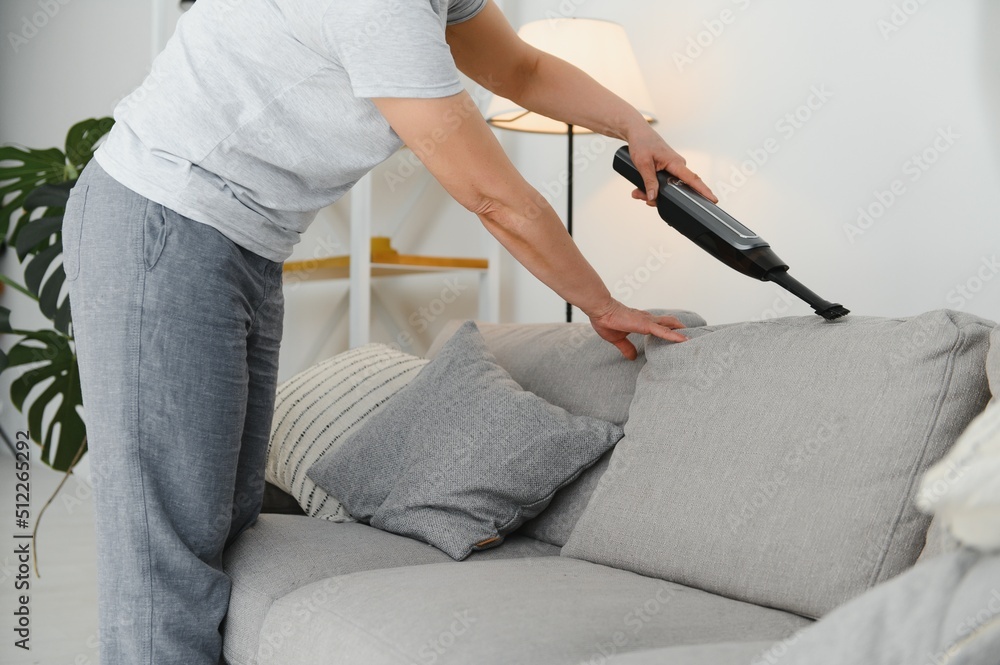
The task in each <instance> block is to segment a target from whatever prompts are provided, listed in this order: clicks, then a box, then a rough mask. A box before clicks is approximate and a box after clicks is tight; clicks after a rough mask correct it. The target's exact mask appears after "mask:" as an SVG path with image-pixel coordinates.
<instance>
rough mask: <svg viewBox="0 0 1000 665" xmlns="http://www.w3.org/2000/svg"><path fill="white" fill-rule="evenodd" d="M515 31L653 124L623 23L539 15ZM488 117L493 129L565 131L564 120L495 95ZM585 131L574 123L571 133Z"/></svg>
mask: <svg viewBox="0 0 1000 665" xmlns="http://www.w3.org/2000/svg"><path fill="white" fill-rule="evenodd" d="M517 34H518V36H520V37H521V39H523V40H524V41H525V42H527V43H529V44H531V45H532V46H534V47H535V48H538V49H540V50H542V51H545V52H547V53H551V54H552V55H554V56H556V57H558V58H562V59H563V60H565V61H567V62H569V63H570V64H573V65H576V66H577V67H579V68H580V69H582V70H583V71H584V72H586V73H587V74H589V75H590V76H591V77H592V78H594V79H595V80H596V81H597V82H598V83H600V84H601V85H603V86H604V87H605V88H607V89H609V90H611V92H613V93H615V94H616V95H618V96H619V97H621V98H622V99H624V100H625V101H627V102H628V103H629V104H631V105H632V106H634V107H635V108H636V109H638V110H639V112H640V113H642V115H643V116H644V117H645V118H646V120H647V121H648V122H650V123H653V122H656V118H655V116H654V115H653V101H652V99H651V98H650V96H649V90H648V89H647V88H646V83H645V81H643V79H642V72H641V71H640V70H639V62H638V61H637V60H636V58H635V53H634V52H633V51H632V45H631V43H629V39H628V35H627V34H626V33H625V28H623V27H622V26H621V25H619V24H617V23H614V22H612V21H603V20H599V19H590V18H555V19H542V20H540V21H532V22H531V23H526V24H525V25H524V26H522V27H521V29H520V30H518V32H517ZM486 120H487V122H489V123H490V124H491V125H493V126H495V127H503V128H505V129H513V130H517V131H521V132H538V133H544V134H565V133H566V128H567V125H566V123H564V122H561V121H559V120H553V119H552V118H547V117H545V116H543V115H539V114H537V113H533V112H531V111H527V110H525V109H523V108H521V107H520V106H518V105H517V104H515V103H514V102H512V101H510V100H508V99H504V98H503V97H498V96H494V97H493V100H492V101H491V102H490V105H489V107H488V108H487V110H486ZM589 131H590V130H588V129H586V128H585V127H578V126H574V127H573V132H574V133H580V134H582V133H588V132H589Z"/></svg>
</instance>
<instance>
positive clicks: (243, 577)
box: [224, 514, 559, 664]
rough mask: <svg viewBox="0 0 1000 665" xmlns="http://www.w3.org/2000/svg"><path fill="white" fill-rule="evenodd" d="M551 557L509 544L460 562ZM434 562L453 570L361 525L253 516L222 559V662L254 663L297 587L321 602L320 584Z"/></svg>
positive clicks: (529, 543)
mask: <svg viewBox="0 0 1000 665" xmlns="http://www.w3.org/2000/svg"><path fill="white" fill-rule="evenodd" d="M558 554H559V549H558V548H557V547H553V546H552V545H548V544H546V543H542V542H539V541H536V540H531V539H530V538H523V537H517V536H515V537H512V538H509V539H508V540H507V542H505V543H504V544H503V546H501V547H497V548H494V549H492V550H486V551H483V552H477V553H475V554H473V555H472V556H470V557H469V559H467V561H480V560H492V559H501V558H505V557H506V558H516V557H533V556H557V555H558ZM442 562H451V563H454V562H453V561H452V560H451V559H450V558H449V557H448V555H446V554H445V553H444V552H442V551H441V550H439V549H437V548H435V547H431V546H430V545H427V544H426V543H421V542H419V541H416V540H412V539H410V538H405V537H403V536H397V535H395V534H391V533H386V532H384V531H379V530H378V529H375V528H372V527H370V526H367V525H364V524H357V523H335V522H328V521H326V520H321V519H316V518H312V517H305V516H301V515H269V514H264V515H261V516H260V517H258V518H257V522H256V523H255V524H254V525H253V526H252V527H250V528H249V529H247V530H246V531H244V532H243V533H242V534H240V537H239V538H238V539H237V540H236V542H235V543H233V545H232V546H231V547H229V549H227V550H226V553H225V555H224V567H225V570H226V572H227V573H228V574H229V576H230V578H231V579H232V592H231V594H230V601H229V613H228V614H227V616H226V620H225V628H224V633H225V654H226V658H227V659H229V660H230V662H232V663H238V664H249V663H256V662H257V660H256V656H257V650H258V640H259V635H260V630H261V626H262V625H263V623H264V617H265V615H266V614H267V613H268V611H269V610H270V609H271V604H272V603H273V602H274V601H275V600H276V599H278V598H281V597H283V596H285V595H287V594H289V593H291V592H293V591H295V590H296V589H298V588H300V587H302V586H306V585H313V584H314V583H317V584H318V585H314V588H313V592H314V593H317V594H321V593H322V592H323V589H324V588H325V587H324V584H325V583H326V581H328V580H330V579H335V578H337V576H340V575H347V574H350V573H356V572H359V571H372V570H382V569H385V568H395V567H399V566H415V565H420V564H433V563H442ZM456 565H460V564H456ZM261 647H262V648H267V645H261Z"/></svg>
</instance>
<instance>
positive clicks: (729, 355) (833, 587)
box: [562, 311, 994, 617]
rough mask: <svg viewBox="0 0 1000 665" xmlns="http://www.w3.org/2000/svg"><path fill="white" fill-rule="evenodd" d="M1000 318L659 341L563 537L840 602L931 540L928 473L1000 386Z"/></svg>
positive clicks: (786, 605) (814, 606)
mask: <svg viewBox="0 0 1000 665" xmlns="http://www.w3.org/2000/svg"><path fill="white" fill-rule="evenodd" d="M993 325H994V324H993V323H992V322H988V321H984V320H982V319H978V318H976V317H973V316H970V315H966V314H962V313H959V312H952V311H936V312H929V313H926V314H922V315H920V316H916V317H913V318H910V319H883V318H875V317H858V316H853V317H850V318H847V319H842V320H839V321H836V322H826V321H824V320H822V319H820V318H818V317H815V316H813V317H790V318H785V319H777V320H770V321H763V322H754V323H741V324H732V325H727V326H718V327H705V328H703V329H701V330H689V331H687V334H688V335H689V337H690V338H691V339H689V341H687V342H684V343H681V344H671V343H666V342H664V343H660V340H650V341H648V342H647V345H646V357H647V363H646V365H645V367H644V368H643V369H642V371H641V372H640V374H639V377H638V380H637V384H636V393H635V397H634V399H633V401H632V405H631V408H630V411H629V419H628V422H627V423H626V425H625V438H624V439H622V441H621V442H620V443H619V444H618V446H617V447H616V448H615V451H614V453H613V455H612V457H611V461H610V464H609V468H608V470H607V471H606V472H605V474H604V475H603V476H602V478H601V481H600V482H599V483H598V486H597V489H596V490H595V491H594V495H593V496H592V497H591V500H590V502H589V503H588V505H587V508H586V510H585V511H584V514H583V515H582V517H581V518H580V520H579V522H577V524H576V526H575V528H574V529H573V532H572V534H571V536H570V538H569V541H568V542H567V544H566V546H565V547H564V548H563V552H562V554H563V555H564V556H573V557H577V558H582V559H587V560H590V561H594V562H597V563H602V564H607V565H611V566H614V567H617V568H624V569H627V570H631V571H634V572H637V573H640V574H643V575H650V576H655V577H660V578H663V579H666V580H670V581H673V582H678V583H681V584H685V585H688V586H693V587H697V588H701V589H705V590H707V591H712V592H714V593H718V594H721V595H724V596H729V597H731V598H736V599H740V600H745V601H749V602H753V603H757V604H761V605H767V606H770V607H775V608H778V609H783V610H787V611H791V612H795V613H797V614H801V615H804V616H809V617H819V616H821V615H823V614H824V613H826V612H827V611H829V610H830V609H832V608H834V607H836V606H838V605H840V604H841V603H843V602H844V601H846V600H848V599H849V598H851V597H853V596H855V595H857V594H859V593H861V592H863V591H864V590H865V589H867V588H869V587H871V586H873V585H875V584H877V583H879V582H882V581H883V580H886V579H888V578H890V577H893V576H895V575H896V574H898V573H900V572H901V571H903V570H904V569H906V568H907V567H909V566H911V565H912V564H913V563H914V561H915V560H916V558H917V556H918V555H919V553H920V550H921V548H922V547H923V545H924V537H925V533H926V530H927V525H928V522H929V518H928V517H927V516H925V515H922V514H921V513H919V512H918V511H917V509H916V507H915V506H914V504H913V501H912V497H913V495H914V493H915V491H916V481H917V479H918V478H919V476H920V474H921V473H922V472H923V471H924V470H925V469H926V468H927V467H928V466H930V465H931V464H932V463H934V462H935V461H936V460H937V459H939V458H940V457H941V456H942V455H943V454H944V452H945V451H946V450H947V449H948V447H949V446H950V445H951V444H952V443H953V442H954V441H955V439H956V438H957V437H958V436H959V434H960V433H961V432H962V431H963V429H964V428H965V427H966V425H968V423H969V422H970V421H971V420H972V418H973V417H974V416H976V415H977V414H978V413H979V412H980V411H982V409H983V408H984V406H985V404H986V402H987V400H988V399H989V390H988V386H987V380H986V370H985V367H986V364H985V363H986V353H987V349H988V336H989V333H990V330H991V329H992V327H993Z"/></svg>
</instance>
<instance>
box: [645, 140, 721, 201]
mask: <svg viewBox="0 0 1000 665" xmlns="http://www.w3.org/2000/svg"><path fill="white" fill-rule="evenodd" d="M628 150H629V154H630V155H631V157H632V163H633V164H635V166H636V168H637V169H639V173H641V174H642V179H643V180H644V181H645V182H646V192H645V193H643V191H642V190H641V189H638V188H637V189H635V190H634V191H633V192H632V198H633V199H639V200H641V201H645V202H646V205H650V206H655V205H656V195H657V194H658V190H659V181H658V180H657V179H656V172H657V171H663V170H666V171H668V172H669V173H672V174H673V175H675V176H677V177H678V178H680V179H681V180H683V181H684V182H685V183H687V184H688V185H690V186H691V187H692V188H693V189H694V190H695V191H696V192H698V193H699V194H701V195H702V196H704V197H705V198H707V199H708V200H709V201H711V202H712V203H718V202H719V199H718V198H717V197H716V196H715V194H713V193H712V190H711V189H709V188H708V185H706V184H705V182H704V181H703V180H702V179H701V178H700V177H699V176H698V174H697V173H695V172H694V171H692V170H691V169H689V168H688V167H687V162H686V161H685V160H684V158H683V157H681V156H680V155H679V154H677V151H675V150H674V149H673V148H671V147H670V146H669V145H667V142H666V141H664V140H663V137H661V136H660V135H659V134H657V133H656V132H655V131H654V130H653V128H652V127H650V126H649V124H648V123H646V122H643V123H642V124H641V125H637V126H636V128H635V130H633V131H632V132H631V134H630V135H629V137H628Z"/></svg>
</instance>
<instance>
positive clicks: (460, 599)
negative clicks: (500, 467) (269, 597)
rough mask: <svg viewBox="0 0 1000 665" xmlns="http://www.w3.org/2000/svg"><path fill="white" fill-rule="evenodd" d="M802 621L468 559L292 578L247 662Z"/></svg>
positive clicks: (574, 570)
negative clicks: (295, 585) (264, 644)
mask: <svg viewBox="0 0 1000 665" xmlns="http://www.w3.org/2000/svg"><path fill="white" fill-rule="evenodd" d="M504 547H506V545H505V546H504ZM501 549H502V548H501ZM306 607H308V608H309V609H308V611H306V612H303V608H306ZM809 623H810V622H809V620H808V619H804V618H802V617H799V616H796V615H794V614H789V613H785V612H781V611H778V610H772V609H768V608H764V607H759V606H755V605H750V604H748V603H743V602H740V601H735V600H729V599H726V598H722V597H720V596H714V595H712V594H710V593H707V592H704V591H699V590H696V589H691V588H688V587H683V586H680V585H678V584H673V583H670V582H665V581H663V580H657V579H653V578H649V577H643V576H641V575H636V574H635V573H629V572H626V571H622V570H616V569H614V568H608V567H605V566H600V565H597V564H592V563H588V562H585V561H574V560H572V559H567V558H559V557H539V558H530V559H522V560H518V561H511V560H501V561H496V560H494V561H484V560H481V559H480V560H473V561H466V562H462V563H449V564H430V565H424V566H418V567H415V568H393V569H391V570H380V571H367V572H358V573H354V574H350V575H344V576H341V577H338V578H334V579H328V580H320V581H317V582H314V583H313V584H310V585H308V586H303V587H301V588H299V589H298V590H296V591H293V592H292V593H290V594H288V595H287V596H285V597H284V598H280V599H278V600H277V601H275V602H274V604H273V606H272V608H271V611H270V612H269V613H268V616H267V618H266V620H265V621H264V626H263V629H262V631H261V639H262V641H270V642H272V643H273V644H274V645H275V647H274V648H273V649H268V650H262V651H261V658H260V660H259V663H260V664H261V665H279V664H280V665H306V664H307V663H308V664H312V663H320V662H321V663H324V664H325V665H390V664H391V665H402V664H404V663H405V664H406V665H413V664H415V663H434V664H435V665H450V664H456V665H457V664H461V665H468V664H469V663H475V664H476V665H493V664H496V665H501V664H502V665H509V664H510V663H539V664H542V663H544V664H545V665H560V664H563V663H565V664H567V665H568V664H570V663H572V664H577V663H601V662H604V661H605V660H606V659H607V658H609V657H611V656H613V655H615V654H619V653H625V652H628V651H633V650H636V649H652V648H658V647H664V646H671V645H682V644H697V643H713V642H723V641H767V640H780V639H784V638H785V637H787V636H789V635H791V634H792V633H794V632H795V631H796V630H797V629H799V628H801V627H803V626H806V625H808V624H809Z"/></svg>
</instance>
